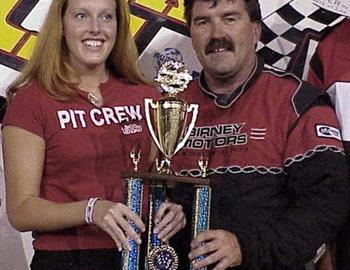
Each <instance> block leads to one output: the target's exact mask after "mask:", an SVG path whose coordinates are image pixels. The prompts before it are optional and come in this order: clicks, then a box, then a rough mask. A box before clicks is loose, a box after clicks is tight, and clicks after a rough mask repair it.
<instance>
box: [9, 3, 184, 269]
mask: <svg viewBox="0 0 350 270" xmlns="http://www.w3.org/2000/svg"><path fill="white" fill-rule="evenodd" d="M136 60H137V52H136V46H135V44H134V42H133V40H132V37H131V35H130V32H129V11H128V6H127V2H126V1H124V0H99V1H95V0H54V1H53V2H52V5H51V7H50V10H49V12H48V15H47V20H46V22H45V24H44V26H43V28H42V31H41V34H40V36H39V39H38V42H37V44H36V48H35V50H34V52H33V55H32V58H31V60H30V61H29V62H28V64H27V65H26V67H25V68H24V70H23V73H22V75H21V76H20V78H19V79H18V80H17V81H16V82H15V84H14V85H13V86H12V88H11V89H10V91H9V93H8V98H9V101H10V105H9V107H8V110H7V113H6V115H5V119H4V122H3V147H4V162H5V177H6V191H7V200H8V203H7V207H8V216H9V219H10V221H11V223H12V225H13V226H14V227H15V228H16V229H18V230H20V231H28V230H32V231H34V232H35V233H34V242H33V246H34V249H35V254H34V258H33V261H32V264H31V268H32V269H50V270H53V269H119V268H118V267H117V265H118V264H119V263H120V252H119V253H118V255H117V253H116V252H115V251H116V250H115V248H116V249H117V250H119V251H121V250H122V248H130V247H129V245H128V238H127V237H130V238H132V239H134V240H135V241H137V242H138V243H141V238H140V235H139V234H137V233H136V232H135V231H134V230H133V228H132V227H131V226H130V224H129V222H128V221H131V222H133V223H134V224H135V225H136V226H137V227H138V229H139V230H140V231H144V230H145V225H144V223H143V221H142V220H141V218H140V217H139V216H137V215H136V214H134V213H133V212H132V211H131V210H130V209H129V208H128V207H127V206H126V205H124V204H123V202H124V200H125V199H124V180H123V178H122V176H121V171H122V170H128V168H131V164H130V163H131V162H130V161H129V158H128V157H129V152H130V151H131V150H132V149H133V147H135V146H136V145H137V144H140V142H141V141H142V142H145V140H148V134H146V132H147V129H146V125H145V121H144V113H143V112H144V108H143V98H144V97H157V95H158V94H157V91H155V90H153V88H151V87H148V86H145V83H146V79H145V78H144V77H143V76H142V75H141V74H140V72H139V70H138V69H137V64H136ZM149 145H150V143H142V144H141V149H142V153H143V154H144V156H146V155H147V154H148V153H149V152H150V146H149ZM147 165H148V164H147V160H145V159H144V158H143V159H141V164H140V166H141V167H142V168H145V167H146V166H147ZM156 220H157V221H158V220H159V223H158V225H157V227H156V230H158V236H159V238H161V239H162V240H164V241H167V240H168V239H169V238H170V237H171V236H172V235H173V234H175V233H176V232H177V231H178V230H180V229H181V228H183V227H184V225H185V222H186V221H185V217H184V214H183V212H182V209H181V206H179V205H176V204H172V203H163V204H162V205H161V207H160V209H159V211H158V213H157V216H156Z"/></svg>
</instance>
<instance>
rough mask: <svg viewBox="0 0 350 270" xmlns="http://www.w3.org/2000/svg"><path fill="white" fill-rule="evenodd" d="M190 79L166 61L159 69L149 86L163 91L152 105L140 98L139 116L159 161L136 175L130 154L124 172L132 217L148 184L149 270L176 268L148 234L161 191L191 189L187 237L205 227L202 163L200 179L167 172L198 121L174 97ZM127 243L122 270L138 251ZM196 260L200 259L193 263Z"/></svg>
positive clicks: (206, 185) (206, 188) (171, 255)
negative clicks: (178, 185)
mask: <svg viewBox="0 0 350 270" xmlns="http://www.w3.org/2000/svg"><path fill="white" fill-rule="evenodd" d="M191 79H192V76H191V75H190V74H189V73H188V71H187V69H186V67H185V65H184V64H183V63H181V62H177V61H175V60H170V61H168V62H166V63H164V64H163V65H162V66H161V68H160V69H159V72H158V76H157V78H156V79H155V81H156V82H158V83H159V84H160V86H161V88H162V89H163V90H164V92H163V93H162V97H161V98H160V99H159V100H158V101H156V102H154V101H153V100H152V99H148V98H147V99H145V115H146V122H147V127H148V130H149V132H150V135H151V137H152V139H153V141H154V143H155V144H156V146H157V147H158V149H159V150H160V152H161V154H162V158H161V160H160V161H158V159H156V160H155V169H156V170H155V172H139V171H138V169H137V163H138V160H139V155H138V154H136V153H134V152H132V153H131V155H130V156H131V158H132V160H133V163H134V170H133V172H131V173H126V174H125V173H124V176H125V177H126V178H127V183H128V185H127V205H128V206H129V207H130V208H131V209H132V210H133V211H135V212H136V213H138V214H140V212H139V206H140V204H142V194H141V193H142V187H141V186H142V180H141V179H143V180H147V182H148V183H149V184H150V194H149V223H148V239H147V251H146V253H147V254H146V256H147V260H146V261H145V269H149V270H176V269H177V267H178V257H177V255H176V252H175V250H174V249H173V248H172V247H170V246H169V245H168V243H163V242H162V241H161V240H160V239H158V237H157V235H156V234H154V233H153V230H154V227H155V224H154V215H155V213H156V212H157V210H158V209H159V207H160V205H161V203H162V202H164V201H166V189H167V187H169V186H170V187H171V186H173V185H174V184H176V183H177V182H182V183H188V184H192V185H195V187H196V192H195V195H194V198H195V199H194V201H195V202H194V210H193V220H192V225H193V226H192V235H193V236H196V235H197V234H198V233H199V232H201V231H204V230H207V229H208V228H209V215H210V197H211V188H210V181H209V180H208V179H206V168H207V166H208V164H207V160H204V159H202V160H200V161H198V165H199V167H200V169H201V171H202V177H201V178H192V177H183V176H178V175H176V173H174V172H173V171H172V169H171V158H172V157H173V156H174V155H175V154H176V153H177V152H178V151H179V150H180V149H181V148H182V147H183V146H184V145H185V143H186V140H187V139H188V137H189V136H190V134H191V131H192V130H193V128H194V126H195V122H196V119H197V116H198V107H199V106H198V105H197V104H187V103H186V102H185V101H184V100H182V99H181V98H179V97H178V96H177V95H178V94H179V93H180V92H182V91H184V90H185V89H186V87H187V85H188V83H189V82H190V80H191ZM190 114H191V116H192V117H191V119H188V118H189V115H190ZM130 197H134V199H130ZM135 198H136V199H135ZM140 198H141V200H140ZM129 243H130V246H131V251H125V252H124V254H123V270H137V269H138V266H139V265H138V260H139V258H138V256H139V255H138V254H139V251H138V246H137V244H136V243H134V241H131V240H130V241H129ZM200 259H202V258H197V259H196V260H200Z"/></svg>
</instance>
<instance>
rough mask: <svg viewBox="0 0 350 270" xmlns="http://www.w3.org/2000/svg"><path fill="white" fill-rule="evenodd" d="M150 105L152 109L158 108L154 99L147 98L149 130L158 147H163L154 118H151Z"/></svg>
mask: <svg viewBox="0 0 350 270" xmlns="http://www.w3.org/2000/svg"><path fill="white" fill-rule="evenodd" d="M150 106H151V108H152V109H156V108H157V104H155V103H154V102H153V99H150V98H145V114H146V122H147V126H148V130H149V132H150V133H151V136H152V139H153V141H154V143H155V144H156V145H157V147H158V149H162V148H161V146H160V143H159V141H158V139H157V136H156V133H155V132H154V129H153V126H152V120H151V115H150V111H149V107H150Z"/></svg>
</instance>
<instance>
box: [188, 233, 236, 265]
mask: <svg viewBox="0 0 350 270" xmlns="http://www.w3.org/2000/svg"><path fill="white" fill-rule="evenodd" d="M203 243H204V244H203ZM191 248H192V251H191V252H190V254H189V259H190V260H191V261H193V260H195V258H197V257H198V256H203V255H206V256H207V257H205V258H204V259H203V260H201V261H194V262H193V269H194V270H195V269H200V268H202V267H206V266H208V265H211V264H216V265H215V268H214V269H213V270H223V269H227V268H229V267H234V266H238V265H240V264H241V263H242V253H241V248H240V246H239V243H238V240H237V237H236V236H235V235H234V234H233V233H230V232H228V231H224V230H208V231H205V232H202V233H200V234H198V235H197V237H196V238H195V239H193V241H192V243H191Z"/></svg>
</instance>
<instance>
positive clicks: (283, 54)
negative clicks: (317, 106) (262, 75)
mask: <svg viewBox="0 0 350 270" xmlns="http://www.w3.org/2000/svg"><path fill="white" fill-rule="evenodd" d="M259 2H260V5H261V7H262V10H264V5H271V1H270V0H260V1H259ZM264 15H265V14H263V16H264ZM344 18H345V17H344V16H341V15H339V14H336V13H333V12H330V11H327V10H324V9H322V8H319V7H317V6H316V5H314V4H312V3H311V1H306V0H291V1H285V3H284V4H283V5H282V6H279V7H278V8H277V9H276V10H275V11H274V12H270V13H269V14H267V15H266V17H264V18H263V26H262V27H263V32H262V38H261V42H259V44H258V48H257V50H258V53H259V54H260V55H262V56H263V57H264V59H265V62H266V64H267V65H268V66H271V67H273V68H277V69H280V70H287V67H288V65H289V64H290V61H293V60H294V59H293V56H294V55H295V54H296V53H297V49H298V46H300V47H302V46H303V45H305V44H302V43H303V41H305V40H307V39H310V38H313V39H315V40H318V39H319V38H320V37H321V36H322V34H323V33H326V32H328V31H329V30H331V29H332V28H333V27H334V26H335V25H337V24H338V23H339V22H341V21H342V20H343V19H344ZM304 47H305V46H304Z"/></svg>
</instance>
